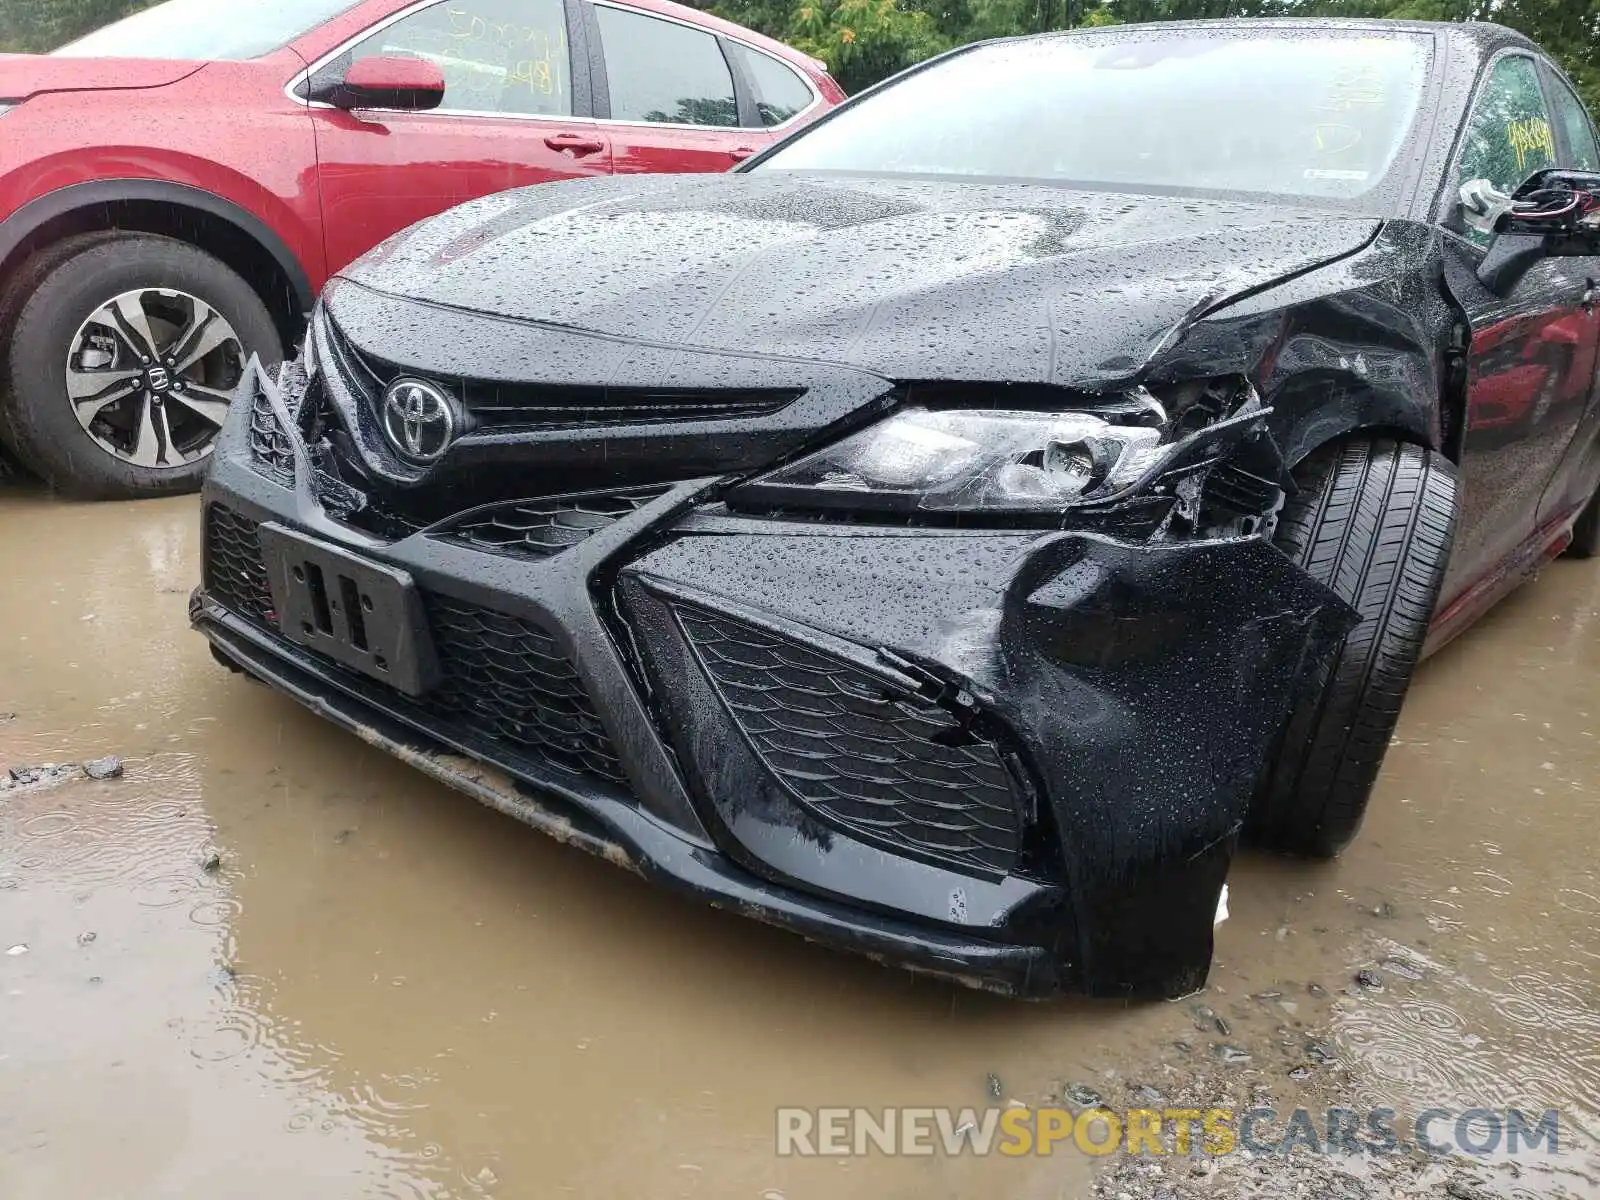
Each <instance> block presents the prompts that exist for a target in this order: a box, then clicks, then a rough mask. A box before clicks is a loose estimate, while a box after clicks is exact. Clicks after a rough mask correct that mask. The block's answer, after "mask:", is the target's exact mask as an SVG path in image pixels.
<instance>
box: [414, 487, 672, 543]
mask: <svg viewBox="0 0 1600 1200" xmlns="http://www.w3.org/2000/svg"><path fill="white" fill-rule="evenodd" d="M666 490H667V489H666V488H664V487H651V488H636V489H633V490H631V491H625V492H613V493H611V494H609V495H589V496H563V497H556V498H553V499H549V500H525V501H522V502H520V503H517V504H503V505H500V506H498V507H496V508H491V509H488V510H486V511H479V512H476V513H474V514H472V515H471V516H469V517H465V518H463V519H462V520H460V521H458V522H457V523H455V524H453V525H451V526H449V527H448V528H446V529H444V530H442V531H441V532H439V533H438V534H436V535H434V536H436V537H438V538H440V539H441V540H442V541H447V542H456V543H458V544H460V545H464V546H470V547H472V548H473V549H475V550H488V551H491V552H493V553H495V554H508V555H511V556H512V557H514V558H548V557H550V556H551V555H552V554H560V553H561V552H562V551H563V550H569V549H571V548H572V547H573V546H576V545H577V544H578V543H579V542H581V541H583V540H584V539H586V538H588V537H590V536H592V535H594V534H596V533H598V532H600V530H602V529H604V528H605V527H606V526H608V525H611V524H613V523H614V522H616V521H619V520H621V519H622V518H623V517H625V516H627V515H628V514H629V513H632V512H637V511H638V510H639V509H640V508H643V507H644V506H645V505H646V504H648V503H650V501H652V500H654V499H656V498H657V497H658V496H661V495H662V494H664V493H665V492H666Z"/></svg>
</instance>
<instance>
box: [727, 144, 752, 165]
mask: <svg viewBox="0 0 1600 1200" xmlns="http://www.w3.org/2000/svg"><path fill="white" fill-rule="evenodd" d="M755 152H756V148H755V147H754V146H735V147H734V148H733V149H732V150H729V151H728V157H729V158H731V159H733V161H734V162H743V161H744V160H745V159H747V158H749V157H750V156H751V155H752V154H754V153H755Z"/></svg>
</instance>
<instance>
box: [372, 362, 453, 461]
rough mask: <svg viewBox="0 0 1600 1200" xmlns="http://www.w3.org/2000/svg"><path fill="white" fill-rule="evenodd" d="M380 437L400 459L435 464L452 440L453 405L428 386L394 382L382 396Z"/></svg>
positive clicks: (422, 381) (435, 389)
mask: <svg viewBox="0 0 1600 1200" xmlns="http://www.w3.org/2000/svg"><path fill="white" fill-rule="evenodd" d="M383 436H384V437H386V438H387V439H388V440H389V445H391V446H393V447H394V449H395V453H397V454H399V455H400V456H401V457H402V458H405V459H409V460H410V461H411V462H414V463H432V462H438V461H439V459H441V458H443V457H444V452H445V451H446V450H448V449H449V448H450V443H451V442H452V441H454V440H455V436H456V410H455V405H454V404H452V403H451V400H450V398H449V397H448V396H446V395H445V394H444V392H442V391H440V390H439V389H438V388H436V387H435V386H434V385H433V384H431V383H427V382H425V381H424V380H421V379H396V380H395V381H394V382H393V383H391V384H390V385H389V387H388V390H387V391H385V392H384V393H383Z"/></svg>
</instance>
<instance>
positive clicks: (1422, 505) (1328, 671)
mask: <svg viewBox="0 0 1600 1200" xmlns="http://www.w3.org/2000/svg"><path fill="white" fill-rule="evenodd" d="M1295 482H1296V484H1297V485H1298V488H1299V490H1298V491H1297V492H1296V494H1295V495H1294V496H1292V497H1291V498H1290V499H1289V502H1288V503H1287V504H1285V505H1284V510H1283V515H1282V518H1281V520H1280V523H1279V526H1278V533H1277V544H1278V547H1279V549H1281V550H1282V551H1283V552H1284V553H1285V554H1287V555H1288V556H1289V557H1290V558H1291V559H1293V560H1294V562H1295V563H1296V565H1298V566H1299V567H1301V568H1302V569H1303V570H1304V571H1306V573H1307V574H1309V575H1311V577H1312V578H1314V579H1316V580H1317V581H1318V582H1320V583H1323V584H1325V585H1327V586H1328V587H1329V588H1330V589H1331V590H1332V591H1334V592H1335V593H1337V594H1338V596H1339V598H1340V599H1342V600H1344V601H1345V602H1346V603H1347V604H1349V605H1350V606H1351V607H1353V608H1354V609H1355V610H1356V611H1357V612H1358V613H1360V615H1361V620H1360V623H1359V624H1358V625H1357V626H1356V627H1355V628H1354V629H1353V630H1351V631H1350V634H1349V636H1348V637H1347V638H1346V639H1345V642H1344V645H1343V646H1342V647H1341V648H1340V650H1339V652H1338V653H1337V654H1336V655H1334V656H1333V657H1332V658H1331V659H1330V660H1329V661H1328V662H1326V663H1324V664H1323V665H1322V667H1321V668H1320V669H1319V670H1318V672H1317V674H1316V677H1315V678H1314V679H1312V680H1309V681H1308V686H1307V687H1306V689H1305V695H1304V699H1302V700H1301V702H1300V704H1299V705H1298V706H1297V707H1296V708H1295V709H1294V710H1293V711H1292V712H1291V713H1290V715H1289V720H1288V723H1287V724H1286V725H1285V727H1284V733H1283V738H1282V742H1281V744H1280V746H1279V749H1278V754H1277V759H1276V761H1275V762H1274V763H1272V764H1271V765H1270V766H1269V768H1268V772H1267V776H1266V778H1265V780H1264V782H1263V786H1262V788H1261V791H1260V793H1259V794H1258V795H1257V796H1256V798H1255V801H1254V803H1253V804H1252V806H1251V809H1250V819H1249V825H1248V829H1247V832H1248V833H1249V834H1250V836H1251V838H1252V840H1253V841H1255V842H1256V843H1258V844H1260V845H1263V846H1265V847H1267V848H1268V849H1272V850H1278V851H1282V852H1285V853H1291V854H1301V855H1307V856H1310V857H1317V858H1327V857H1332V856H1333V855H1335V854H1337V853H1339V851H1340V850H1342V849H1344V848H1345V846H1347V845H1348V844H1349V843H1350V840H1351V839H1352V838H1354V837H1355V835H1356V831H1357V829H1359V828H1360V826H1361V819H1362V817H1363V816H1364V815H1365V814H1366V810H1367V799H1368V797H1369V796H1370V794H1371V792H1372V787H1373V784H1374V783H1375V782H1376V780H1377V777H1378V768H1379V767H1380V766H1381V765H1382V764H1383V756H1384V753H1385V752H1386V751H1387V750H1388V748H1389V739H1390V737H1391V735H1392V734H1393V733H1394V727H1395V723H1396V721H1397V720H1398V719H1399V716H1400V705H1401V702H1402V701H1403V700H1404V699H1405V695H1406V689H1407V687H1408V686H1409V685H1410V683H1411V674H1412V671H1413V670H1415V668H1416V665H1417V661H1418V659H1419V658H1420V657H1421V655H1422V644H1423V641H1424V639H1425V638H1426V636H1427V632H1428V623H1429V621H1430V620H1431V619H1432V616H1433V610H1434V606H1435V605H1436V604H1437V603H1438V599H1439V588H1440V585H1441V584H1442V583H1443V581H1444V571H1445V567H1446V565H1447V564H1448V562H1449V558H1450V543H1451V538H1452V536H1453V533H1454V529H1455V514H1456V479H1455V471H1454V468H1453V467H1452V466H1451V465H1450V462H1449V461H1448V460H1447V459H1445V458H1443V457H1441V456H1440V455H1438V454H1435V453H1434V452H1433V451H1431V450H1428V449H1425V448H1424V447H1421V446H1412V445H1407V444H1406V443H1403V442H1393V441H1368V440H1356V441H1348V442H1343V443H1340V444H1337V445H1334V446H1331V447H1328V448H1327V449H1325V450H1322V451H1319V452H1318V453H1316V454H1313V455H1312V456H1311V457H1309V458H1308V459H1307V460H1306V461H1305V462H1304V463H1303V464H1302V465H1301V466H1300V468H1299V469H1297V470H1296V472H1295Z"/></svg>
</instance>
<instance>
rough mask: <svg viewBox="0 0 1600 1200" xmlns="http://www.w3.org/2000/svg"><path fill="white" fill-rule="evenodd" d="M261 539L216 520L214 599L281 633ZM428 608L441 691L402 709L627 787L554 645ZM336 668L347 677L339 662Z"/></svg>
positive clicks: (450, 610)
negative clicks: (274, 610)
mask: <svg viewBox="0 0 1600 1200" xmlns="http://www.w3.org/2000/svg"><path fill="white" fill-rule="evenodd" d="M257 529H258V526H257V525H256V523H255V522H254V521H251V520H249V519H248V518H246V517H243V516H240V515H239V514H238V513H236V512H234V511H233V510H232V509H230V508H228V507H226V506H224V505H221V504H213V505H212V506H211V507H210V508H209V509H208V510H207V513H206V553H207V561H208V563H209V569H208V573H207V578H206V590H207V591H208V592H209V593H210V595H211V598H212V599H213V600H215V601H216V602H217V603H219V604H221V605H222V606H223V607H224V608H227V609H229V610H231V611H233V612H235V613H237V614H239V615H240V616H241V617H244V618H246V619H247V620H249V621H252V622H253V623H255V624H257V625H260V626H263V627H265V628H267V629H269V630H272V631H274V632H276V626H277V617H276V615H275V614H274V613H273V608H272V593H271V591H270V590H269V588H268V586H267V572H266V567H265V565H264V563H263V561H262V557H261V544H260V540H259V538H258V535H257ZM422 606H423V609H424V611H425V612H426V614H427V618H428V626H429V629H430V631H431V633H432V635H433V645H434V650H435V652H436V654H437V656H438V660H439V668H440V682H439V684H438V686H437V687H435V688H434V689H433V690H432V691H430V692H428V693H427V694H426V695H424V696H422V697H420V698H418V699H415V700H412V699H409V698H407V699H401V698H400V696H399V693H391V697H392V701H393V702H394V703H395V704H396V707H397V708H409V709H411V710H412V711H413V712H414V713H415V715H416V716H418V717H420V718H422V719H423V723H424V724H426V725H440V724H442V725H447V726H449V727H451V728H453V729H456V730H459V731H460V732H461V733H462V735H463V740H473V739H481V740H485V741H488V742H491V743H494V744H497V745H499V746H502V747H504V748H506V749H508V750H510V751H512V752H513V753H515V754H518V755H521V756H523V757H526V758H530V759H534V760H537V761H540V762H544V763H548V764H550V765H552V766H555V767H558V768H560V769H562V770H565V771H572V772H577V773H582V774H588V775H593V776H596V777H598V778H601V779H604V780H607V781H608V782H610V783H613V784H619V785H623V786H626V776H625V775H624V774H623V770H622V763H621V762H620V761H619V760H618V758H617V753H616V751H615V749H613V748H612V745H611V739H610V738H609V737H607V735H606V732H605V729H604V727H603V726H602V725H601V724H600V717H599V715H598V714H597V713H596V712H595V710H594V705H593V704H592V703H591V702H590V700H589V696H588V693H587V692H586V691H585V690H584V687H583V684H582V682H581V681H580V680H579V679H578V674H577V672H576V670H574V669H573V666H572V662H571V660H569V659H568V658H567V656H566V655H565V654H564V653H563V652H562V650H561V648H560V647H559V646H558V645H557V644H556V641H555V639H554V638H552V637H551V636H550V635H549V634H548V633H547V632H545V631H544V630H543V629H541V628H539V626H537V625H535V624H533V623H531V622H529V621H525V620H523V619H521V618H520V617H513V616H508V615H507V614H505V613H500V612H495V611H493V610H492V609H487V608H482V607H479V606H477V605H473V604H467V603H464V602H463V601H460V600H455V599H452V598H450V597H448V596H441V595H439V594H438V593H436V592H427V591H424V592H423V593H422ZM323 661H324V662H327V661H328V660H323ZM329 666H330V667H332V669H334V670H342V669H343V668H338V667H333V665H332V664H331V662H330V663H329ZM369 686H372V687H382V686H383V685H381V684H378V683H372V684H370V685H369ZM384 690H385V691H386V692H388V691H389V689H387V688H385V689H384Z"/></svg>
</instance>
